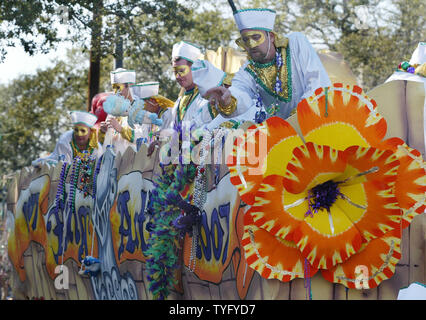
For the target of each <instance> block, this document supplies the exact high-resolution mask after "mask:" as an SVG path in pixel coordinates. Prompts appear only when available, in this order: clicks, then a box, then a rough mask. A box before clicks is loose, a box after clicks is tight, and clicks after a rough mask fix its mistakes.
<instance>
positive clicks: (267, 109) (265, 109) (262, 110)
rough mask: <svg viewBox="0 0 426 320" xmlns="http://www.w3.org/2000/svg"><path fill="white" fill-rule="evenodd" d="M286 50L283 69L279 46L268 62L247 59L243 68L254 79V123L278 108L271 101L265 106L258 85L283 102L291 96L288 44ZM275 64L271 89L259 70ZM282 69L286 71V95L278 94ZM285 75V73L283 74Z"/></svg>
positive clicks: (281, 84) (280, 91)
mask: <svg viewBox="0 0 426 320" xmlns="http://www.w3.org/2000/svg"><path fill="white" fill-rule="evenodd" d="M285 50H286V64H287V68H286V69H283V67H284V59H283V56H282V53H281V52H280V48H277V49H276V50H275V59H274V61H272V62H270V63H266V64H259V63H256V62H254V61H253V60H249V65H248V66H247V68H246V69H245V70H246V71H247V72H248V73H249V74H251V75H252V76H253V78H254V79H255V81H256V93H255V98H256V107H257V108H258V110H257V112H256V115H255V119H254V120H255V122H256V123H262V122H263V121H265V120H266V117H267V116H268V114H269V115H271V116H272V115H275V114H276V113H277V112H278V111H279V109H280V104H278V103H272V104H271V105H269V106H265V104H264V102H263V99H262V96H261V95H260V87H261V88H263V89H264V90H265V91H266V92H267V93H269V94H271V95H272V96H274V97H275V98H276V99H278V100H281V101H284V102H289V101H291V98H292V84H291V67H290V54H289V52H290V51H289V46H288V45H287V47H286V48H285ZM274 64H275V69H276V76H275V83H274V85H273V90H271V89H270V88H269V87H268V85H267V84H265V83H264V82H263V81H262V79H261V78H262V77H261V76H260V71H259V70H261V69H262V68H265V67H266V68H268V67H271V66H273V65H274ZM283 71H287V74H286V76H287V79H285V80H286V83H287V89H288V90H287V91H286V92H287V97H285V96H284V97H283V96H281V95H280V94H281V93H283V81H282V79H281V78H280V76H281V74H282V72H283ZM284 76H285V75H284Z"/></svg>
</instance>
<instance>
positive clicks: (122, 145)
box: [103, 115, 149, 154]
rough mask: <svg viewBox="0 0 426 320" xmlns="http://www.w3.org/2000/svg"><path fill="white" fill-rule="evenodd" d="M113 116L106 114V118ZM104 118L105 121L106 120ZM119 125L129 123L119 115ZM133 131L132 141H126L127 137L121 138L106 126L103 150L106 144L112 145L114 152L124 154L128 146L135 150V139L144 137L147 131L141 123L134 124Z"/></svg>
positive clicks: (126, 125)
mask: <svg viewBox="0 0 426 320" xmlns="http://www.w3.org/2000/svg"><path fill="white" fill-rule="evenodd" d="M112 117H114V116H112V115H108V117H107V119H106V120H108V119H110V118H112ZM106 120H105V121H106ZM120 124H121V126H122V127H128V126H129V124H128V123H127V117H121V123H120ZM133 131H134V139H133V142H130V141H128V140H127V139H125V138H123V136H122V135H121V134H120V133H119V132H118V131H116V130H115V129H114V128H108V131H107V132H106V133H105V139H104V143H103V148H104V152H105V151H106V147H107V146H108V145H112V146H113V147H114V152H115V153H118V152H120V153H121V154H124V152H126V150H127V148H128V147H131V148H133V150H134V151H136V140H137V139H138V138H141V137H145V135H147V134H148V133H149V132H147V129H146V128H143V127H142V126H141V125H138V124H135V128H134V129H133Z"/></svg>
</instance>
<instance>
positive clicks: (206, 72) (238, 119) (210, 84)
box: [191, 60, 256, 131]
mask: <svg viewBox="0 0 426 320" xmlns="http://www.w3.org/2000/svg"><path fill="white" fill-rule="evenodd" d="M191 71H192V78H193V80H194V83H195V84H196V85H197V86H198V90H199V92H200V94H201V96H205V94H206V92H207V91H208V90H209V89H211V88H214V87H218V86H221V85H222V84H223V81H224V79H225V77H226V73H225V72H224V71H222V70H220V69H218V68H216V67H215V66H214V65H212V64H211V63H210V62H209V61H207V60H196V61H195V62H194V64H193V65H192V67H191ZM213 108H216V107H214V106H211V105H210V104H207V105H205V106H203V108H202V109H200V110H199V111H198V113H197V114H196V116H195V118H194V119H193V121H194V123H195V124H196V127H197V128H201V127H203V128H206V129H208V130H210V131H211V130H213V129H215V128H217V127H219V126H220V125H221V124H222V123H224V122H226V121H228V122H229V121H232V123H234V125H235V126H238V124H241V123H242V122H244V121H253V119H254V116H255V111H256V110H255V109H249V110H248V111H247V112H245V113H243V114H241V115H239V116H235V117H232V118H225V117H223V116H222V115H221V114H217V115H216V117H214V116H213V112H214V110H213ZM216 113H217V112H216ZM208 114H210V117H208V116H206V115H208Z"/></svg>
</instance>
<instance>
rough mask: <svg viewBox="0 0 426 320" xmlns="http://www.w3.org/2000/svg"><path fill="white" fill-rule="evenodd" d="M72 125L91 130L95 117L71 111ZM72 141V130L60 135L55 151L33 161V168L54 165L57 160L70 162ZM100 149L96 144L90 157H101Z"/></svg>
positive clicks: (82, 112)
mask: <svg viewBox="0 0 426 320" xmlns="http://www.w3.org/2000/svg"><path fill="white" fill-rule="evenodd" d="M70 116H71V119H72V123H73V125H74V126H75V125H78V124H84V125H86V126H88V127H89V128H92V127H93V126H94V124H95V123H96V120H97V117H96V116H95V115H94V114H92V113H88V112H84V111H73V112H71V113H70ZM72 141H73V130H69V131H66V132H65V133H63V134H61V136H60V137H59V139H58V141H57V142H56V145H55V149H54V150H53V152H52V153H51V154H50V155H49V156H47V157H45V158H40V159H37V160H34V161H33V162H32V163H31V164H32V165H33V166H38V165H41V164H42V163H49V164H56V163H57V162H58V161H59V160H62V161H64V162H68V163H70V162H72V161H73V159H74V156H75V155H74V152H73V147H72V145H71V144H72ZM102 153H103V152H102V147H101V145H100V144H99V143H97V148H94V149H93V152H92V155H93V156H94V157H96V158H99V157H100V156H101V155H102Z"/></svg>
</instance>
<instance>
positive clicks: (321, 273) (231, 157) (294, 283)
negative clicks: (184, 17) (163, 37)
mask: <svg viewBox="0 0 426 320" xmlns="http://www.w3.org/2000/svg"><path fill="white" fill-rule="evenodd" d="M319 56H320V58H321V60H322V62H323V64H324V67H325V68H326V70H327V72H328V74H329V77H330V79H331V81H332V83H334V84H333V85H332V86H331V87H328V88H319V89H317V90H316V91H315V93H314V94H313V95H312V96H311V97H309V98H307V99H304V100H302V101H301V102H300V103H299V105H298V108H297V112H296V114H294V115H293V116H291V117H290V118H289V119H287V120H286V121H284V120H283V119H281V118H277V117H272V118H270V119H268V120H267V121H265V122H263V123H262V124H254V123H244V124H242V125H241V127H240V128H239V130H240V131H239V134H236V135H228V137H227V142H228V143H230V145H231V148H228V149H227V148H226V147H225V145H222V150H221V151H222V152H217V154H220V157H212V163H209V164H206V165H205V166H203V172H202V173H203V179H204V180H203V184H202V186H203V190H204V198H203V199H202V201H201V202H198V203H201V205H202V206H201V207H202V215H201V221H200V222H199V224H198V230H197V231H198V232H196V234H192V237H191V236H190V235H189V234H186V235H185V238H184V239H183V241H180V245H181V248H182V250H180V255H179V256H178V261H174V262H173V263H177V264H179V265H180V268H177V269H176V271H175V273H174V275H173V277H174V279H175V283H174V285H173V286H171V287H170V292H169V293H168V296H167V297H166V298H167V299H183V300H191V299H208V300H210V299H217V300H221V299H258V300H267V299H280V300H300V299H315V300H320V299H322V300H350V299H373V300H377V299H378V300H384V299H396V298H397V296H398V292H399V290H400V289H401V288H403V287H407V286H409V285H410V284H411V283H413V282H419V283H423V284H424V283H425V282H426V279H425V268H426V266H425V228H426V227H425V216H424V215H422V213H423V212H424V210H425V193H426V177H425V163H424V160H423V159H424V153H425V141H424V134H423V133H424V107H425V90H424V83H422V82H416V81H409V80H407V79H405V80H404V79H402V80H401V79H397V80H395V81H391V82H387V83H384V84H383V85H381V86H379V87H376V88H374V89H373V90H371V91H370V92H364V91H363V90H362V89H361V88H360V87H359V86H358V85H357V82H356V78H355V77H354V76H353V74H352V73H351V71H350V69H349V68H348V66H347V65H346V64H345V62H344V61H343V59H342V57H341V56H339V55H338V54H336V53H332V52H319ZM205 58H206V59H207V60H209V61H211V62H212V63H213V64H214V65H215V66H217V67H218V68H220V69H222V70H224V71H226V72H228V73H233V72H236V70H238V68H239V67H240V66H241V65H242V63H243V61H244V59H245V56H244V55H242V54H241V53H239V52H238V51H235V50H233V49H224V48H219V49H218V50H217V51H216V52H214V51H207V52H206V57H205ZM423 79H424V78H423ZM262 141H263V142H265V141H266V142H267V144H266V146H267V148H266V150H265V152H264V153H259V152H257V150H259V148H260V145H261V144H262ZM216 149H217V147H216ZM209 150H210V151H211V153H212V154H213V150H214V148H211V149H209ZM241 150H243V151H241ZM250 152H254V153H255V154H254V155H253V157H252V158H251V159H253V158H254V159H255V160H256V161H255V162H251V161H250V159H249V158H250ZM159 155H160V152H159V151H157V152H156V153H154V155H153V156H151V157H148V156H147V147H146V146H145V145H142V146H141V147H140V148H139V150H138V151H137V152H135V151H134V150H133V149H132V148H128V149H127V150H126V151H125V152H124V153H123V154H122V153H115V152H114V150H112V149H111V148H107V150H106V152H105V153H104V154H103V156H102V157H101V158H100V159H96V160H92V161H89V160H88V159H83V160H82V161H74V162H72V163H63V162H59V163H58V164H57V165H52V166H51V165H48V164H45V165H43V166H41V167H40V168H32V167H28V168H23V169H22V170H21V171H20V172H19V173H18V174H17V175H16V177H15V178H14V179H12V180H11V181H10V184H9V192H8V198H7V208H8V215H9V217H10V220H11V221H12V222H13V224H12V225H13V227H12V230H11V232H10V236H9V241H8V253H9V258H10V260H11V262H12V265H13V275H12V279H11V287H12V289H13V294H14V297H15V298H16V299H40V298H43V299H46V300H48V299H80V300H83V299H118V300H119V299H134V300H150V299H153V298H155V294H153V292H155V288H154V289H153V288H152V284H151V280H152V277H150V274H149V273H148V271H147V268H146V263H147V260H148V259H152V256H150V254H149V252H148V249H149V248H148V246H147V244H148V242H149V236H150V230H149V229H150V228H152V225H151V226H150V223H151V224H152V221H151V220H152V217H151V216H150V214H149V209H150V207H151V206H152V204H151V202H150V199H151V198H152V192H153V191H154V183H153V181H154V178H155V177H156V176H157V175H159V174H161V172H162V170H161V166H160V161H159ZM259 168H261V169H262V170H260V173H259V171H258V172H255V174H251V173H250V171H251V170H256V169H259ZM198 182H199V181H198V180H197V179H196V181H195V182H194V183H193V184H191V185H186V186H185V188H184V189H183V190H182V191H181V192H180V193H181V195H182V196H185V197H187V198H191V197H190V196H191V195H193V198H197V197H195V196H194V195H195V192H196V190H197V188H196V187H194V184H196V183H198ZM193 201H198V200H197V199H193ZM159 245H160V244H159ZM161 258H162V259H163V260H167V258H168V257H167V256H164V257H161ZM158 271H159V272H160V271H161V270H158Z"/></svg>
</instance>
